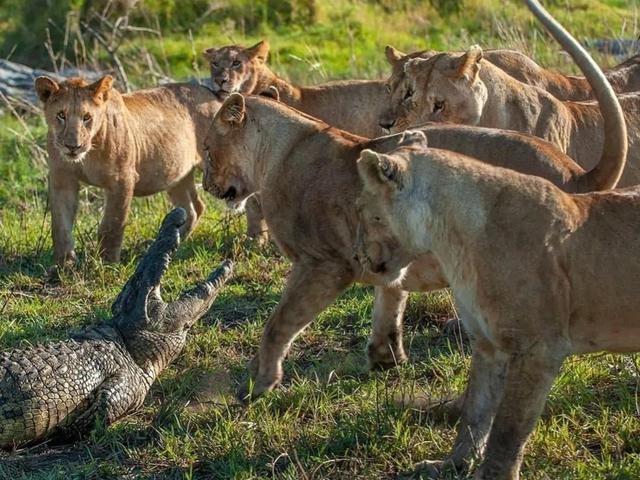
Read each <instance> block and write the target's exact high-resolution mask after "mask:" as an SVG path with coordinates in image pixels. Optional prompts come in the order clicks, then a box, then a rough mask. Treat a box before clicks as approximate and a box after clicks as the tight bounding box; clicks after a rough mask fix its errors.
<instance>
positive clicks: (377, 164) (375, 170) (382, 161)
mask: <svg viewBox="0 0 640 480" xmlns="http://www.w3.org/2000/svg"><path fill="white" fill-rule="evenodd" d="M358 174H359V175H360V179H361V180H362V182H363V183H364V186H365V188H366V189H367V190H369V191H371V192H373V193H375V192H376V190H377V189H379V188H380V187H391V188H393V189H394V190H400V189H402V181H401V180H402V179H401V175H400V167H399V165H398V163H397V162H396V161H395V160H394V158H393V157H392V156H391V155H385V154H383V153H377V152H374V151H373V150H369V149H365V150H362V152H360V158H359V159H358Z"/></svg>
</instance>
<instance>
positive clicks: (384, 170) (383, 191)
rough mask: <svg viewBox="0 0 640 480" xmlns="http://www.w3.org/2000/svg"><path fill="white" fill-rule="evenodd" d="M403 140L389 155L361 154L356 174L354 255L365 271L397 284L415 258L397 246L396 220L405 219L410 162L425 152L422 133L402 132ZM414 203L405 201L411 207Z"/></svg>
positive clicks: (401, 228) (399, 232) (398, 230)
mask: <svg viewBox="0 0 640 480" xmlns="http://www.w3.org/2000/svg"><path fill="white" fill-rule="evenodd" d="M406 134H407V137H408V138H407V139H406V140H405V141H404V142H403V145H401V146H399V148H397V149H396V150H394V151H393V152H391V153H390V154H382V153H376V152H374V151H372V150H363V151H362V153H361V156H360V159H359V160H358V173H359V175H360V178H361V179H362V181H363V184H364V188H363V190H362V193H361V194H360V196H359V197H358V200H357V203H356V208H357V213H358V222H359V223H358V232H357V236H356V245H355V247H354V253H355V256H356V258H357V259H358V261H359V262H360V264H361V265H362V267H363V268H364V270H365V271H367V272H371V273H375V274H380V275H383V276H384V277H385V278H386V280H387V281H389V282H390V283H392V282H395V281H397V280H399V279H400V278H401V277H402V275H403V271H404V270H405V268H406V267H407V266H408V265H409V263H411V262H412V261H413V260H414V259H415V258H416V254H415V253H413V252H412V251H410V250H408V249H406V247H405V246H403V245H402V243H401V242H400V240H399V239H400V238H402V237H401V236H400V235H403V234H406V231H405V230H406V229H405V227H404V226H399V223H398V222H397V219H398V218H405V213H406V212H405V209H406V205H405V204H406V203H407V202H406V201H407V199H408V198H410V195H411V190H412V181H411V178H412V175H411V174H412V172H411V170H410V167H411V165H412V163H414V162H410V159H411V158H412V157H413V156H414V155H416V153H418V152H420V151H423V150H424V148H426V137H425V136H424V134H423V133H422V132H419V131H417V132H411V131H409V132H406ZM413 203H415V202H411V201H409V202H408V204H409V206H410V208H412V207H411V205H413Z"/></svg>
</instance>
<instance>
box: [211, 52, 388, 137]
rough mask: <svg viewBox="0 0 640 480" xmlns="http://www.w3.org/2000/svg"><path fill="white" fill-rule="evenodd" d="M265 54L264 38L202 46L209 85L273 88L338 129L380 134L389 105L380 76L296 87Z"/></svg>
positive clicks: (249, 90) (232, 89)
mask: <svg viewBox="0 0 640 480" xmlns="http://www.w3.org/2000/svg"><path fill="white" fill-rule="evenodd" d="M268 54H269V43H268V42H267V41H266V40H263V41H261V42H259V43H257V44H256V45H253V46H252V47H249V48H244V47H241V46H238V45H230V46H226V47H222V48H208V49H206V50H205V51H204V57H205V58H206V59H207V61H208V62H209V65H210V66H211V83H212V84H213V90H214V91H215V92H220V93H221V94H229V93H231V92H240V93H244V94H252V93H253V94H258V93H261V92H263V91H266V90H268V89H269V87H275V88H276V89H277V91H278V92H279V94H280V100H281V101H282V102H284V103H286V104H287V105H291V106H292V107H294V108H296V109H298V110H301V111H303V112H305V113H308V114H309V115H313V116H314V117H317V118H319V119H320V120H324V121H325V122H327V123H329V124H331V125H332V126H334V127H336V128H340V129H343V130H347V131H348V132H351V133H355V134H356V135H362V136H364V137H369V138H373V137H377V136H379V135H381V134H382V133H383V131H382V130H381V128H380V127H379V126H378V119H379V118H380V115H381V114H382V112H383V111H384V110H385V109H386V107H387V105H386V102H385V101H384V99H385V97H386V87H385V82H384V81H382V80H344V81H335V82H328V83H323V84H320V85H313V86H308V87H297V86H295V85H292V84H291V83H289V82H287V81H286V80H284V79H282V78H280V77H278V76H277V75H276V74H275V73H273V72H272V71H271V69H270V68H269V67H268V66H267V64H266V60H267V56H268Z"/></svg>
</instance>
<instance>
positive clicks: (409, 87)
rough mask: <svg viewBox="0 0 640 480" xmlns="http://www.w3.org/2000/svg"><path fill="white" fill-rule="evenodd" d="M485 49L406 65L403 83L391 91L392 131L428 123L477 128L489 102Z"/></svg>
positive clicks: (420, 60) (415, 61)
mask: <svg viewBox="0 0 640 480" xmlns="http://www.w3.org/2000/svg"><path fill="white" fill-rule="evenodd" d="M481 61H482V49H481V48H480V47H479V46H477V45H474V46H472V47H471V48H470V49H469V50H468V51H467V52H466V53H463V54H456V53H440V54H437V55H435V56H433V57H431V58H428V59H423V58H413V59H410V60H408V61H407V62H406V63H405V65H404V76H405V78H404V80H403V81H401V82H399V83H398V84H397V85H396V88H395V90H393V91H392V92H391V95H392V98H393V100H392V108H393V109H395V116H396V118H395V120H394V121H393V122H392V123H393V126H392V128H391V130H392V131H402V130H405V129H407V128H410V127H412V126H416V125H420V124H423V123H425V122H452V123H460V124H466V125H476V124H477V123H478V122H479V121H480V118H481V116H482V111H483V109H484V105H485V103H486V101H487V97H488V94H487V87H486V85H485V84H484V83H483V81H482V80H481V79H480V78H479V73H480V66H481Z"/></svg>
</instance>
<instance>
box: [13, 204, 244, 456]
mask: <svg viewBox="0 0 640 480" xmlns="http://www.w3.org/2000/svg"><path fill="white" fill-rule="evenodd" d="M185 219H186V214H185V212H184V210H182V209H176V210H173V211H172V212H171V213H169V214H168V215H167V217H166V218H165V220H164V222H163V224H162V227H161V228H160V232H159V233H158V237H157V239H156V240H155V242H154V243H153V245H152V246H151V247H150V248H149V250H148V251H147V253H146V254H145V256H144V258H143V259H142V261H141V262H140V263H139V265H138V267H137V269H136V272H135V273H134V274H133V276H132V277H131V278H130V279H129V281H128V282H127V283H126V285H125V286H124V288H123V289H122V292H121V293H120V295H119V296H118V298H117V299H116V301H115V302H114V304H113V306H112V313H113V318H112V319H111V321H110V322H109V323H108V324H103V325H98V326H96V327H90V328H87V329H85V330H83V331H82V332H80V333H79V334H78V335H75V336H74V337H73V338H72V339H69V340H66V341H59V342H52V343H49V344H46V345H42V346H36V347H30V348H26V349H22V350H12V351H9V352H6V353H2V354H0V447H11V446H15V445H19V444H24V443H28V442H33V441H35V440H39V439H43V438H45V437H47V436H51V435H56V436H60V435H62V436H64V435H68V434H73V435H77V434H78V433H82V432H86V431H87V430H89V429H90V428H91V427H92V426H94V425H95V424H96V421H103V422H105V423H107V424H108V423H111V422H113V421H115V420H117V419H118V418H120V417H122V416H123V415H125V414H126V413H128V412H131V411H133V410H135V409H137V408H139V407H140V406H141V405H142V402H143V401H144V398H145V396H146V395H147V392H148V391H149V389H150V388H151V385H152V383H153V382H154V381H155V379H156V378H157V376H158V375H159V374H160V372H161V371H162V370H163V369H164V368H166V367H167V366H168V365H169V364H170V363H171V362H172V361H173V360H174V359H175V358H176V357H177V356H178V354H179V353H180V352H181V351H182V348H183V347H184V345H185V341H186V337H187V332H188V329H189V327H191V326H192V325H193V324H194V323H195V322H196V321H197V320H198V319H199V318H200V317H201V316H202V315H204V314H205V313H206V311H207V310H208V309H209V307H210V306H211V304H212V303H213V301H214V300H215V297H216V296H217V292H218V290H219V288H220V287H221V286H222V285H223V284H224V283H225V282H226V280H227V279H228V278H229V276H230V274H231V271H232V265H231V263H230V262H224V263H223V264H222V265H221V266H220V267H219V268H218V269H217V270H216V271H215V272H213V273H212V274H211V275H210V276H209V278H208V279H207V280H205V281H204V282H202V283H200V284H198V285H197V286H196V287H195V288H193V289H191V290H189V291H187V292H185V293H184V294H183V295H182V296H181V297H180V298H179V299H178V300H177V301H175V302H172V303H169V304H167V303H165V302H163V301H162V298H161V297H160V288H159V284H160V279H161V278H162V275H163V274H164V272H165V271H166V269H167V268H168V266H169V263H170V262H171V257H172V254H173V252H175V250H176V249H177V247H178V244H179V243H180V235H179V233H178V229H179V227H180V226H181V225H182V224H183V223H184V222H185Z"/></svg>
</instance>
